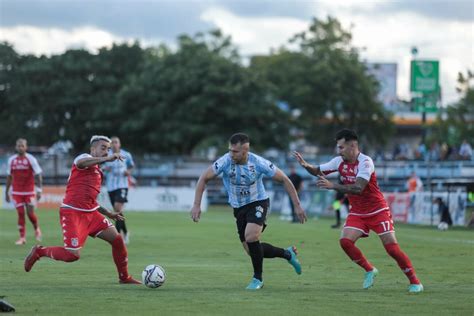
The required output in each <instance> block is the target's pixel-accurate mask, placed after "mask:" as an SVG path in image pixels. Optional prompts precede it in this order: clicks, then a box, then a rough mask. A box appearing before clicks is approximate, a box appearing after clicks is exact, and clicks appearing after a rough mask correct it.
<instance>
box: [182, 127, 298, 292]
mask: <svg viewBox="0 0 474 316" xmlns="http://www.w3.org/2000/svg"><path fill="white" fill-rule="evenodd" d="M249 148H250V140H249V137H248V136H247V135H246V134H243V133H237V134H234V135H232V137H231V138H230V140H229V153H227V154H225V155H224V156H222V157H221V158H219V159H218V160H217V161H216V162H214V163H213V164H212V165H211V166H209V168H207V169H206V170H205V171H204V172H203V173H202V175H201V177H200V178H199V181H198V183H197V186H196V193H195V197H194V204H193V207H192V209H191V217H192V219H193V221H194V222H198V221H199V219H200V216H201V200H202V195H203V192H204V190H205V187H206V183H207V182H208V181H209V180H211V179H213V178H215V177H217V176H218V175H221V174H222V178H223V181H224V187H225V189H226V191H227V194H228V196H229V204H230V205H231V206H232V208H233V209H234V217H235V219H236V224H237V232H238V235H239V238H240V241H241V242H242V246H243V247H244V249H245V251H246V252H247V254H248V255H249V256H250V258H251V260H252V265H253V270H254V275H253V278H252V280H251V282H250V284H249V285H248V286H247V288H246V289H247V290H259V289H261V288H262V287H263V278H262V274H263V258H277V257H278V258H284V259H286V260H288V263H289V264H291V265H292V266H293V268H294V269H295V272H296V273H297V274H301V264H300V262H299V261H298V259H297V258H296V255H297V252H296V248H295V247H294V246H290V247H288V248H286V249H283V248H278V247H275V246H272V245H270V244H268V243H260V236H261V234H262V232H263V230H264V229H265V227H266V224H265V221H266V216H267V210H268V208H269V205H270V200H269V197H268V194H267V193H266V192H265V188H264V186H263V181H262V178H263V177H264V176H266V177H270V178H272V179H273V180H275V181H277V182H282V183H283V185H284V187H285V190H286V191H287V192H288V194H289V195H290V198H291V200H292V202H293V204H294V206H295V213H296V215H297V216H298V218H299V221H300V222H301V223H304V222H305V221H306V214H305V212H304V210H303V209H302V208H301V204H300V200H299V198H298V193H297V192H296V189H295V187H294V186H293V184H292V183H291V181H290V179H288V177H287V176H286V175H285V174H284V173H283V172H282V171H281V170H280V169H278V168H277V167H276V166H275V165H274V164H273V163H271V162H270V161H268V160H266V159H264V158H262V157H260V156H257V155H255V154H253V153H251V152H249Z"/></svg>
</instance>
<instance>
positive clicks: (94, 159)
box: [76, 153, 123, 169]
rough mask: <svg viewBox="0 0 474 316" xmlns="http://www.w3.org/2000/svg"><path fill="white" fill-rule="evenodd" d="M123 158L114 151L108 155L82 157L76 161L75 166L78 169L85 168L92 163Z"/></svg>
mask: <svg viewBox="0 0 474 316" xmlns="http://www.w3.org/2000/svg"><path fill="white" fill-rule="evenodd" d="M116 159H118V160H123V157H122V156H120V154H119V153H114V154H112V155H110V156H106V157H88V158H83V159H80V160H79V161H77V162H76V166H77V167H78V168H79V169H84V168H87V167H90V166H93V165H99V164H101V163H103V162H107V161H114V160H116Z"/></svg>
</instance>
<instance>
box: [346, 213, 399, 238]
mask: <svg viewBox="0 0 474 316" xmlns="http://www.w3.org/2000/svg"><path fill="white" fill-rule="evenodd" d="M344 228H351V229H355V230H359V231H361V232H362V233H364V236H362V237H368V236H369V231H370V230H373V231H374V232H375V233H376V234H377V235H384V234H388V233H392V232H394V231H395V227H394V226H393V220H392V214H391V213H390V211H388V210H387V211H382V212H380V213H377V214H375V215H373V216H367V217H363V216H357V215H353V214H349V216H347V219H346V222H345V224H344Z"/></svg>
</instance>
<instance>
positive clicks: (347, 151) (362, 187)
mask: <svg viewBox="0 0 474 316" xmlns="http://www.w3.org/2000/svg"><path fill="white" fill-rule="evenodd" d="M336 141H337V150H338V153H339V156H338V157H335V158H333V159H332V160H331V161H330V162H328V163H325V164H322V165H320V166H313V165H311V164H309V163H307V162H306V161H305V160H304V159H303V156H301V154H300V153H298V152H295V158H296V160H298V162H299V163H300V164H301V166H303V167H304V168H305V169H306V170H307V171H308V172H309V173H310V174H312V175H314V176H317V177H318V178H319V179H318V180H317V182H316V184H317V185H318V187H320V188H324V189H328V190H336V191H338V192H341V193H345V194H347V197H348V199H349V205H350V206H349V215H348V217H347V220H346V223H345V224H344V228H343V230H342V233H341V238H340V244H341V247H342V249H343V250H344V251H345V252H346V254H347V255H348V256H349V257H350V258H351V259H352V261H354V262H355V263H357V264H358V265H359V266H361V267H362V268H363V269H364V270H365V271H366V274H365V279H364V283H363V288H364V289H368V288H370V287H372V286H373V284H374V278H375V277H376V276H377V274H378V270H377V269H376V268H375V267H374V266H373V265H372V264H371V263H370V262H369V261H367V259H366V258H365V257H364V255H363V254H362V252H361V251H360V249H359V248H357V247H356V246H355V242H356V241H357V240H358V239H359V238H361V237H368V236H369V232H370V230H372V231H374V232H375V233H376V234H378V235H379V237H380V239H381V241H382V243H383V245H384V247H385V250H386V251H387V253H388V254H389V255H390V256H391V257H392V258H393V259H395V261H397V263H398V266H399V267H400V269H401V270H402V271H403V273H405V275H406V276H407V278H408V280H409V281H410V286H409V288H408V291H409V292H410V293H419V292H422V291H423V285H421V283H420V281H419V280H418V278H417V276H416V274H415V270H414V269H413V265H412V263H411V261H410V259H409V258H408V256H407V255H406V254H405V253H404V252H403V251H402V250H401V249H400V247H399V245H398V242H397V239H396V237H395V228H394V226H393V220H392V215H391V213H390V209H389V207H388V204H387V202H386V201H385V198H384V196H383V194H382V192H380V189H379V187H378V184H377V176H376V175H375V167H374V163H373V161H372V159H371V158H370V157H369V156H366V155H364V154H362V153H361V152H360V151H359V144H358V137H357V134H356V133H355V132H354V131H352V130H348V129H344V130H341V131H340V132H338V133H337V135H336ZM333 172H338V173H339V176H340V180H341V181H342V184H338V183H333V182H331V181H328V180H327V179H326V178H325V177H324V175H327V174H330V173H333Z"/></svg>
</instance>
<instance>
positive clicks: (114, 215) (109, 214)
mask: <svg viewBox="0 0 474 316" xmlns="http://www.w3.org/2000/svg"><path fill="white" fill-rule="evenodd" d="M97 211H99V213H100V214H102V215H105V216H107V217H108V218H110V219H113V220H117V219H118V220H124V219H125V218H124V217H123V215H122V214H120V213H112V212H110V211H108V210H107V209H106V208H105V207H102V206H99V208H98V209H97Z"/></svg>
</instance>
